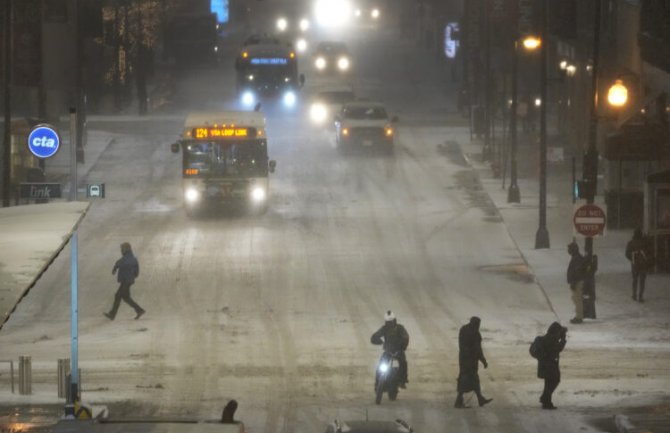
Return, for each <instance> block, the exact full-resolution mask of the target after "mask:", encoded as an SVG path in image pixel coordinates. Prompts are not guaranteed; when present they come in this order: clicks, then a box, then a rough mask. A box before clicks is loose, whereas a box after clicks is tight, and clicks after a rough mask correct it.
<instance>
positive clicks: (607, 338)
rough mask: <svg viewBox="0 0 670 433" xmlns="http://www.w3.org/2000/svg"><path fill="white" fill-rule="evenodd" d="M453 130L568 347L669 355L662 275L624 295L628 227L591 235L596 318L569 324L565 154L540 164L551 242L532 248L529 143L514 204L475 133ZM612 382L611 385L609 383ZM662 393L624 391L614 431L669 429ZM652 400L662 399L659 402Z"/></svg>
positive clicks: (534, 211)
mask: <svg viewBox="0 0 670 433" xmlns="http://www.w3.org/2000/svg"><path fill="white" fill-rule="evenodd" d="M459 130H460V132H459V133H458V134H454V136H453V137H451V139H455V140H456V141H457V142H458V144H459V145H460V147H461V150H462V152H463V154H464V156H465V157H466V159H467V160H468V162H469V163H470V166H471V167H473V169H474V170H476V171H477V173H478V175H479V179H480V182H481V184H482V187H483V189H484V190H485V191H486V192H487V193H488V195H489V196H490V198H491V200H492V201H493V203H494V204H495V206H496V208H497V209H498V212H499V214H500V217H501V218H502V220H503V222H504V224H505V225H506V226H507V229H508V231H509V234H510V236H511V237H512V239H513V240H514V242H515V243H516V244H517V247H518V249H519V251H520V253H521V254H522V256H523V258H524V260H525V261H526V263H527V265H528V268H529V271H530V273H531V274H532V275H534V277H535V280H536V282H537V284H538V285H539V287H540V288H541V290H542V291H543V292H544V294H545V296H546V297H547V302H548V303H549V306H550V308H551V309H552V310H553V311H554V313H555V314H556V320H558V321H560V322H561V323H563V324H566V326H568V328H569V334H570V347H571V348H575V349H581V350H593V349H595V350H597V349H605V350H607V349H613V350H617V351H622V352H623V353H625V352H626V351H630V350H635V349H636V348H639V349H647V350H649V351H652V352H656V353H658V356H659V357H664V358H669V356H668V354H669V353H670V339H669V338H668V329H670V315H669V314H668V312H669V311H670V292H669V291H668V290H667V288H668V287H670V275H668V274H651V275H649V276H648V278H647V285H646V291H645V299H646V302H645V303H643V304H641V303H638V302H635V301H633V300H632V299H631V275H630V263H629V262H628V260H627V259H626V258H625V256H624V250H625V246H626V243H627V242H628V240H629V239H630V238H631V235H632V230H631V229H627V230H609V231H607V232H606V233H605V236H603V237H598V238H595V239H594V254H596V255H598V257H599V269H598V272H597V274H596V313H597V319H595V320H590V319H585V321H584V323H583V324H581V325H573V324H570V323H569V320H570V318H572V317H573V316H574V305H573V304H572V301H571V298H570V293H569V289H568V286H567V282H566V269H567V264H568V262H569V255H568V253H567V244H568V243H569V242H571V241H572V239H573V236H575V234H574V233H573V227H572V217H573V209H574V207H573V206H574V205H573V203H572V196H571V184H572V167H571V160H570V157H569V156H568V157H566V160H565V161H563V162H560V163H550V164H548V167H547V197H546V198H547V212H546V215H547V229H548V232H549V239H550V245H551V248H548V249H535V233H536V231H537V229H538V226H539V181H538V176H539V174H538V170H537V168H536V167H537V163H538V157H537V153H538V152H537V145H531V144H527V143H526V144H521V145H520V146H519V149H518V159H519V161H518V164H519V179H518V186H519V190H520V192H521V203H508V202H507V188H509V178H508V179H507V181H506V182H505V188H503V187H502V185H503V183H502V179H500V178H495V177H494V176H493V170H492V169H491V166H490V164H489V163H485V162H483V161H482V158H481V155H482V147H483V143H482V142H481V140H472V141H471V140H470V136H469V132H468V129H467V128H459ZM578 173H579V172H578ZM508 177H509V174H508ZM578 177H579V174H578ZM596 203H597V204H600V205H602V206H604V203H602V195H600V196H599V197H597V198H596ZM577 242H578V243H579V246H580V250H581V251H582V252H583V251H584V239H583V238H582V237H580V236H577ZM644 373H645V372H644V371H640V372H639V373H638V377H646V375H645V374H644ZM640 374H642V376H640ZM566 379H567V378H566ZM612 386H613V388H616V386H617V385H612ZM639 386H640V389H639V390H638V391H640V392H641V393H642V394H643V393H644V388H645V384H643V383H640V384H639ZM614 391H617V389H614ZM664 395H665V396H667V393H664V394H663V395H659V396H658V397H651V399H652V401H649V400H645V399H640V398H631V399H629V400H628V401H627V402H626V403H622V404H630V406H631V407H633V406H637V408H635V409H626V408H620V409H615V410H620V411H622V412H624V413H623V414H617V416H618V417H619V418H621V417H623V418H626V419H628V420H629V422H628V423H627V424H625V423H624V424H625V427H626V429H623V427H621V425H620V423H618V424H617V428H618V429H619V431H620V432H624V431H625V432H626V433H630V432H642V431H644V432H648V431H653V432H654V433H657V432H668V431H670V409H668V407H669V406H670V405H669V404H668V401H667V400H666V399H665V398H667V397H663V396H664ZM564 397H567V396H564ZM660 400H663V401H661V402H659V401H660ZM612 415H613V416H614V415H615V414H614V413H613V414H612ZM613 424H614V420H613Z"/></svg>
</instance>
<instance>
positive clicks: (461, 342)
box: [454, 317, 493, 408]
mask: <svg viewBox="0 0 670 433" xmlns="http://www.w3.org/2000/svg"><path fill="white" fill-rule="evenodd" d="M480 323H481V319H480V318H479V317H471V318H470V322H469V323H468V324H466V325H463V326H462V327H461V330H460V331H459V333H458V367H459V372H458V388H457V391H458V396H457V397H456V402H455V403H454V407H456V408H465V407H467V406H465V404H464V403H463V394H464V393H466V392H470V391H474V392H475V394H476V395H477V400H478V401H479V405H480V406H484V405H485V404H487V403H490V402H491V401H492V400H493V399H492V398H486V397H484V396H483V395H482V391H481V386H480V384H479V363H480V362H481V363H482V365H483V366H484V368H488V366H489V364H488V362H486V358H485V357H484V352H483V351H482V336H481V334H480V333H479V325H480Z"/></svg>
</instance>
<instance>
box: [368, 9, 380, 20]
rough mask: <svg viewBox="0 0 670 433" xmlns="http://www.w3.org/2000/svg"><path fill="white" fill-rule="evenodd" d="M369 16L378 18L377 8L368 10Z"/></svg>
mask: <svg viewBox="0 0 670 433" xmlns="http://www.w3.org/2000/svg"><path fill="white" fill-rule="evenodd" d="M370 16H371V17H372V18H374V19H377V18H379V9H372V12H370Z"/></svg>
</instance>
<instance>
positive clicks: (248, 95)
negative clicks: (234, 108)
mask: <svg viewBox="0 0 670 433" xmlns="http://www.w3.org/2000/svg"><path fill="white" fill-rule="evenodd" d="M255 101H256V97H255V96H254V92H252V91H251V90H245V91H244V93H242V104H243V105H246V106H247V107H250V106H252V105H254V102H255Z"/></svg>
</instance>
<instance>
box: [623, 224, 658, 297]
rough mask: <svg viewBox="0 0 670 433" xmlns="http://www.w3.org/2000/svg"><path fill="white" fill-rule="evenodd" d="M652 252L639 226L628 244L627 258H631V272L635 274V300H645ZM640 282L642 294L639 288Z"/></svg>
mask: <svg viewBox="0 0 670 433" xmlns="http://www.w3.org/2000/svg"><path fill="white" fill-rule="evenodd" d="M651 256H652V253H651V251H650V249H649V248H648V244H647V241H646V239H645V238H644V236H643V234H642V230H641V229H639V228H637V229H635V231H634V232H633V238H632V239H631V240H630V241H628V244H626V258H627V259H628V260H630V272H631V274H632V275H633V300H634V301H638V302H644V286H645V282H646V281H647V272H648V271H649V267H650V264H651V260H650V258H651ZM638 282H639V283H640V294H639V296H638V292H637V288H638Z"/></svg>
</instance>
